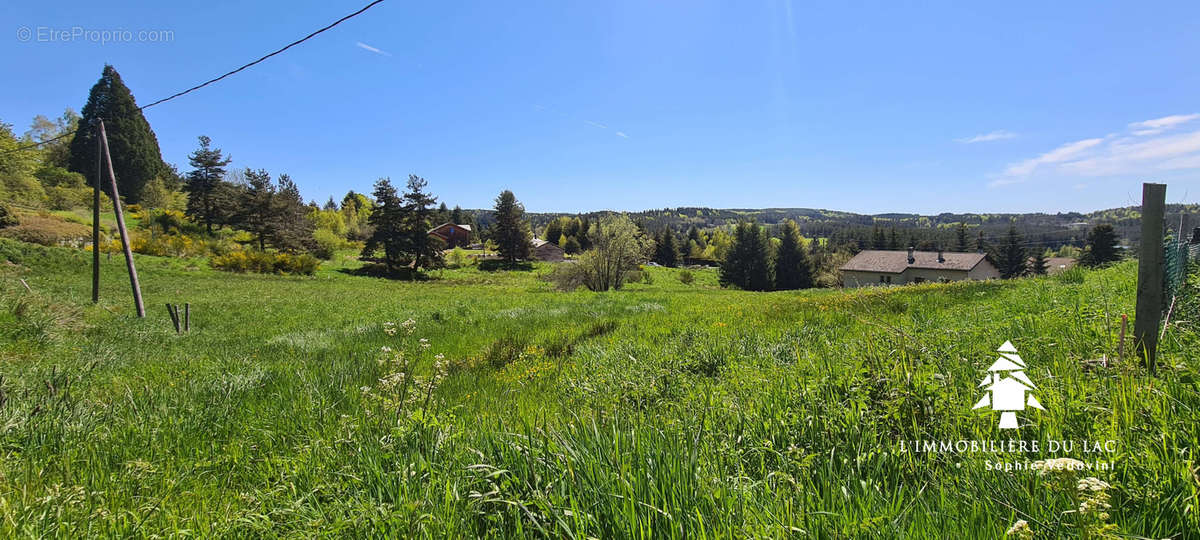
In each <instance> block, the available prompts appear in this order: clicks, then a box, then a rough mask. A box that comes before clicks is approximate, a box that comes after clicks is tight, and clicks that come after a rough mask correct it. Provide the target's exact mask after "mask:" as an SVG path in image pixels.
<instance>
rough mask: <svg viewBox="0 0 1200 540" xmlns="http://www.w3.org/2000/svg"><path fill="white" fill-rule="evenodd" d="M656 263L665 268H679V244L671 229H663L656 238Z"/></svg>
mask: <svg viewBox="0 0 1200 540" xmlns="http://www.w3.org/2000/svg"><path fill="white" fill-rule="evenodd" d="M654 262H656V263H658V264H661V265H663V266H669V267H672V268H673V267H676V266H679V244H678V243H677V242H676V241H675V234H674V233H672V232H671V230H670V229H663V230H662V231H660V232H659V234H658V235H657V236H655V237H654Z"/></svg>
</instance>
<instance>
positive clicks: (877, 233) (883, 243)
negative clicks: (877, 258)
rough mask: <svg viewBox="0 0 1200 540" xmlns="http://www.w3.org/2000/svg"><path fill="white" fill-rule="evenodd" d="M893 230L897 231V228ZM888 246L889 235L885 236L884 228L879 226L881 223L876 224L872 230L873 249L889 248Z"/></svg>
mask: <svg viewBox="0 0 1200 540" xmlns="http://www.w3.org/2000/svg"><path fill="white" fill-rule="evenodd" d="M893 232H895V230H893ZM887 248H888V240H887V236H885V235H884V234H883V229H881V228H879V225H876V226H875V228H874V230H873V231H871V249H887Z"/></svg>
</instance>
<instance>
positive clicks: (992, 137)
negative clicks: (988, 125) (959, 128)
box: [955, 129, 1017, 144]
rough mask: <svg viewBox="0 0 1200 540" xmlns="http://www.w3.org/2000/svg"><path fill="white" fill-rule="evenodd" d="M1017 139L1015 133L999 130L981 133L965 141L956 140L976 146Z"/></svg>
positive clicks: (964, 139)
mask: <svg viewBox="0 0 1200 540" xmlns="http://www.w3.org/2000/svg"><path fill="white" fill-rule="evenodd" d="M1016 137H1017V134H1016V133H1013V132H1011V131H1007V130H1003V129H998V130H996V131H993V132H991V133H981V134H979V135H976V136H974V137H966V138H963V139H955V140H956V141H958V142H960V143H963V144H974V143H981V142H989V141H1002V140H1004V139H1015V138H1016Z"/></svg>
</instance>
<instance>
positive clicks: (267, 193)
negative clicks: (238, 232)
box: [233, 169, 277, 250]
mask: <svg viewBox="0 0 1200 540" xmlns="http://www.w3.org/2000/svg"><path fill="white" fill-rule="evenodd" d="M244 174H245V176H246V190H245V192H243V193H242V196H241V198H240V199H241V200H240V204H239V205H238V209H237V212H236V214H235V215H234V219H233V225H234V226H235V227H237V228H239V229H242V230H244V231H246V232H249V233H250V234H252V235H254V237H255V238H256V239H257V241H258V249H259V250H263V249H266V242H267V237H268V236H269V235H271V231H272V229H273V228H274V227H275V226H276V211H277V204H276V202H275V185H274V184H272V183H271V174H270V173H268V172H267V171H265V170H263V169H259V170H257V171H254V170H251V169H246V171H245V173H244Z"/></svg>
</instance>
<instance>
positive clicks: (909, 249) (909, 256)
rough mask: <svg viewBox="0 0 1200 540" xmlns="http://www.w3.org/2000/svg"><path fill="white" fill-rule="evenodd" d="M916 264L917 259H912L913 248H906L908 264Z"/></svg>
mask: <svg viewBox="0 0 1200 540" xmlns="http://www.w3.org/2000/svg"><path fill="white" fill-rule="evenodd" d="M915 262H917V258H916V257H913V247H912V246H908V264H912V263H915Z"/></svg>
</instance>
